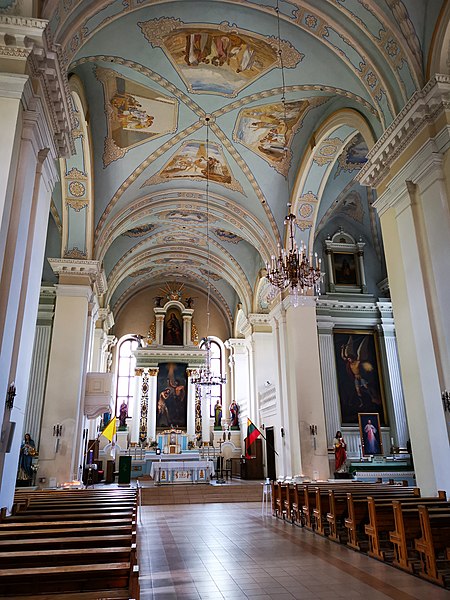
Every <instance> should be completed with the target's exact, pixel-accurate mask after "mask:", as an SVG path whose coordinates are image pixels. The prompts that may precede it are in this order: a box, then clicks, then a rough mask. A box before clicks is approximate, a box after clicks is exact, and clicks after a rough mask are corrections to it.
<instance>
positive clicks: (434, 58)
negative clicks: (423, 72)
mask: <svg viewBox="0 0 450 600" xmlns="http://www.w3.org/2000/svg"><path fill="white" fill-rule="evenodd" d="M435 73H442V74H443V75H450V2H448V1H447V2H445V3H444V5H443V6H442V8H441V12H440V13H439V17H438V20H437V23H436V27H435V28H434V31H433V37H432V39H431V45H430V50H429V53H428V62H427V80H429V79H431V77H433V75H434V74H435Z"/></svg>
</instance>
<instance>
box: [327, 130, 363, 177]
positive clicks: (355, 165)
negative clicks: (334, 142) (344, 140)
mask: <svg viewBox="0 0 450 600" xmlns="http://www.w3.org/2000/svg"><path fill="white" fill-rule="evenodd" d="M368 152H369V150H368V149H367V144H366V142H365V141H364V138H363V137H362V135H361V134H358V135H356V136H355V137H354V138H353V139H352V140H351V141H350V142H349V143H348V144H347V145H346V146H345V148H344V150H343V151H342V153H341V155H340V156H339V160H338V168H337V170H336V174H335V177H337V176H338V175H339V173H340V172H341V171H348V172H350V173H351V172H352V171H357V170H358V171H359V169H361V168H362V167H363V165H364V163H366V162H367V153H368Z"/></svg>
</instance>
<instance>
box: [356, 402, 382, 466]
mask: <svg viewBox="0 0 450 600" xmlns="http://www.w3.org/2000/svg"><path fill="white" fill-rule="evenodd" d="M358 421H359V435H360V437H361V451H362V455H363V456H372V455H373V454H383V443H382V441H381V426H380V415H379V414H378V413H358Z"/></svg>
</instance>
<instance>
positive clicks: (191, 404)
mask: <svg viewBox="0 0 450 600" xmlns="http://www.w3.org/2000/svg"><path fill="white" fill-rule="evenodd" d="M186 374H187V377H188V389H187V427H186V433H187V435H188V436H189V437H190V438H192V437H194V436H195V385H194V384H193V383H192V379H193V378H194V377H197V375H198V372H197V370H196V369H186Z"/></svg>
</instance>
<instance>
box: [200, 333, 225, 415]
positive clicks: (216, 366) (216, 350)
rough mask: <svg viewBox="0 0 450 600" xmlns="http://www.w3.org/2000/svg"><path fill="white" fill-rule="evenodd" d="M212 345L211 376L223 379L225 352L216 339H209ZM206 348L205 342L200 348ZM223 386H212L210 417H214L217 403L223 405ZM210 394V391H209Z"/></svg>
mask: <svg viewBox="0 0 450 600" xmlns="http://www.w3.org/2000/svg"><path fill="white" fill-rule="evenodd" d="M209 339H210V343H211V365H210V366H211V374H212V375H217V376H219V377H222V376H223V375H224V372H223V352H222V346H221V344H220V343H219V342H218V341H216V340H215V339H214V338H211V337H210V338H209ZM203 346H204V342H202V344H200V348H202V347H203ZM222 387H223V386H222V385H212V386H211V387H210V390H211V397H210V402H209V414H210V417H213V416H214V407H215V405H216V402H217V401H219V402H220V404H221V405H222V406H223V404H222ZM208 394H209V390H208Z"/></svg>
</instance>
